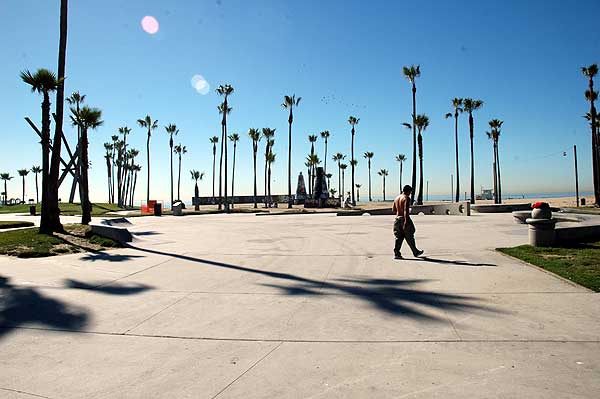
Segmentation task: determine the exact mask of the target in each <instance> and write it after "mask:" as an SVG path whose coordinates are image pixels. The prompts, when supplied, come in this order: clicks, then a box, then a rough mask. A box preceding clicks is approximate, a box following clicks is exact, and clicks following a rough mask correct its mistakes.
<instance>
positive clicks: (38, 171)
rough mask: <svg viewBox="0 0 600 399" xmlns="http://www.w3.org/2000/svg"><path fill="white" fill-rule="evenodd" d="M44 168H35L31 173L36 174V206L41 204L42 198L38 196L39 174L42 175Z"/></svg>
mask: <svg viewBox="0 0 600 399" xmlns="http://www.w3.org/2000/svg"><path fill="white" fill-rule="evenodd" d="M41 171H42V168H40V167H39V166H35V165H34V166H33V167H32V168H31V172H33V173H34V174H35V202H36V204H39V202H40V196H39V195H38V173H41Z"/></svg>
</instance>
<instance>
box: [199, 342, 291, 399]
mask: <svg viewBox="0 0 600 399" xmlns="http://www.w3.org/2000/svg"><path fill="white" fill-rule="evenodd" d="M281 345H283V342H280V343H279V345H276V346H275V347H274V348H273V349H271V350H270V351H269V352H268V353H267V354H266V355H264V356H263V357H261V358H260V359H258V360H257V361H256V362H254V364H253V365H252V366H250V367H249V368H248V369H247V370H246V371H244V372H243V373H242V374H240V375H239V376H238V377H237V378H236V379H234V380H233V381H231V382H230V383H229V384H227V385H226V386H225V388H223V389H221V390H220V391H219V392H217V394H216V395H215V396H213V397H212V398H211V399H215V398H216V397H217V396H219V395H221V394H222V393H223V392H225V391H226V390H227V389H228V388H229V387H230V386H232V385H233V384H235V383H236V381H238V380H239V379H240V378H242V377H243V376H244V375H246V373H248V372H249V371H250V370H252V369H253V368H254V367H256V366H257V365H258V364H259V363H260V362H262V361H263V360H265V359H266V358H267V357H269V355H270V354H271V353H273V352H275V350H277V349H278V348H279V347H280V346H281Z"/></svg>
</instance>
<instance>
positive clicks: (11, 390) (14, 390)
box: [0, 387, 52, 399]
mask: <svg viewBox="0 0 600 399" xmlns="http://www.w3.org/2000/svg"><path fill="white" fill-rule="evenodd" d="M0 389H1V390H3V391H8V392H16V393H20V394H22V395H29V396H33V397H36V398H44V399H52V398H50V397H49V396H43V395H38V394H35V393H30V392H25V391H19V390H18V389H10V388H3V387H0Z"/></svg>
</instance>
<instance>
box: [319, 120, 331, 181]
mask: <svg viewBox="0 0 600 399" xmlns="http://www.w3.org/2000/svg"><path fill="white" fill-rule="evenodd" d="M329 136H330V133H329V130H323V131H322V132H321V138H322V139H323V140H324V141H325V158H323V161H324V165H323V173H324V174H325V175H327V141H328V140H329Z"/></svg>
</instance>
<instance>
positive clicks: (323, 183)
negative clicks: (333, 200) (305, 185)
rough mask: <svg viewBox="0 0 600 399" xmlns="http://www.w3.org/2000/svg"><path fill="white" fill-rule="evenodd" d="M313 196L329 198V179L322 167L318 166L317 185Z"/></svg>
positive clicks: (315, 197)
mask: <svg viewBox="0 0 600 399" xmlns="http://www.w3.org/2000/svg"><path fill="white" fill-rule="evenodd" d="M313 198H314V199H323V200H326V199H327V198H329V191H328V190H327V179H326V178H325V173H324V172H323V168H322V167H318V168H317V178H316V179H315V185H314V187H313Z"/></svg>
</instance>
